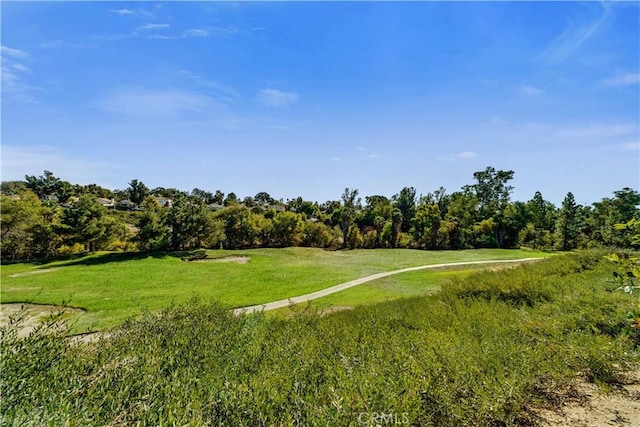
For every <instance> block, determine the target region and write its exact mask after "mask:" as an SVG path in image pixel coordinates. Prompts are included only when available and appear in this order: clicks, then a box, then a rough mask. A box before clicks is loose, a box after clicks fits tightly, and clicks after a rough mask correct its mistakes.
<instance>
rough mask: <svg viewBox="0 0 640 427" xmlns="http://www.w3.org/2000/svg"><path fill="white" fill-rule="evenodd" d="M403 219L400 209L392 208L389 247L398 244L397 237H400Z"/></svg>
mask: <svg viewBox="0 0 640 427" xmlns="http://www.w3.org/2000/svg"><path fill="white" fill-rule="evenodd" d="M403 220H404V216H403V215H402V211H401V210H400V209H399V208H394V209H393V212H392V213H391V227H392V228H391V247H392V248H395V247H397V246H398V238H399V237H400V232H401V231H402V222H403Z"/></svg>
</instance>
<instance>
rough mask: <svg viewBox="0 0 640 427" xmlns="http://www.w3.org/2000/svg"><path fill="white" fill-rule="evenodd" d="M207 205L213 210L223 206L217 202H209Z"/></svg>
mask: <svg viewBox="0 0 640 427" xmlns="http://www.w3.org/2000/svg"><path fill="white" fill-rule="evenodd" d="M207 207H208V208H209V209H211V210H212V211H214V212H215V211H219V210H220V209H224V206H223V205H221V204H218V203H211V204H210V205H207Z"/></svg>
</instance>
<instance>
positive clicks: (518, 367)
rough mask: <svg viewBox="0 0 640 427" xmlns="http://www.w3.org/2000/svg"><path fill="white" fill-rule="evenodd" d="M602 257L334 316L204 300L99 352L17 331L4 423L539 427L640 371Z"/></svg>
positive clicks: (9, 359) (10, 344)
mask: <svg viewBox="0 0 640 427" xmlns="http://www.w3.org/2000/svg"><path fill="white" fill-rule="evenodd" d="M252 253H254V254H255V253H262V252H260V251H258V252H252ZM281 253H282V252H279V253H278V254H281ZM399 253H401V252H399ZM294 254H295V252H294ZM603 254H604V253H603V252H599V253H595V252H593V253H578V254H570V255H564V256H561V257H552V258H551V259H548V260H544V261H541V262H536V263H531V264H528V265H525V266H521V267H517V268H513V269H504V270H501V271H484V272H474V273H473V274H467V273H465V274H464V277H459V276H456V275H451V272H448V273H447V272H436V276H435V277H432V279H433V280H434V281H432V282H431V284H432V285H433V284H435V283H437V282H438V281H439V280H440V279H442V278H445V277H446V276H447V274H449V277H450V278H451V281H450V283H449V284H448V285H447V286H444V287H443V288H442V291H441V292H436V293H434V294H433V295H430V296H426V297H411V298H402V299H396V300H393V301H388V302H384V303H380V304H373V305H361V306H359V307H356V308H354V309H353V310H348V311H341V312H338V313H334V314H331V315H319V314H318V313H317V312H315V311H314V310H313V309H309V308H308V307H304V306H302V307H298V308H297V309H296V310H294V313H293V316H292V317H291V318H288V319H281V318H277V317H268V316H265V315H261V314H252V315H240V316H236V315H233V314H232V313H230V311H229V310H227V307H223V306H220V305H216V304H206V303H205V302H203V301H196V300H192V301H189V302H187V303H185V304H182V305H179V306H173V307H170V308H167V309H165V310H162V311H161V312H154V313H145V314H144V315H143V316H140V317H138V318H136V319H130V320H128V321H127V322H125V323H124V324H122V325H121V326H119V327H117V328H114V329H113V330H112V331H111V333H110V335H109V336H107V337H105V338H103V339H102V340H100V341H98V342H94V343H90V344H86V345H75V344H73V343H71V341H70V340H68V339H65V336H66V335H67V333H68V330H67V329H66V328H65V326H64V324H59V323H56V322H54V321H52V322H51V323H49V324H48V326H46V327H44V328H43V329H41V330H39V331H37V332H36V333H34V334H33V335H30V336H29V337H26V338H24V339H21V338H18V337H17V334H16V331H17V330H18V329H19V325H12V326H9V327H5V328H2V329H1V330H0V332H1V333H0V352H1V353H0V375H1V377H2V381H0V395H2V397H3V399H2V404H1V405H0V424H2V425H67V426H94V425H95V426H104V425H140V426H158V425H166V426H171V425H189V426H206V425H233V426H292V425H313V426H360V425H376V422H374V418H375V414H385V417H386V418H385V419H391V420H392V421H393V419H394V417H396V418H395V419H398V420H400V421H401V422H400V423H396V424H393V425H400V424H402V423H404V424H406V425H419V426H438V427H440V426H445V427H448V426H451V427H454V426H456V427H457V426H532V425H537V422H538V421H540V420H539V419H538V418H537V411H536V408H540V407H547V408H553V407H563V404H564V403H566V402H567V400H568V399H577V398H581V397H582V395H581V394H580V392H579V389H578V388H576V384H577V383H578V382H581V383H584V382H587V383H595V384H598V385H601V386H602V387H604V388H605V389H609V390H615V388H616V387H619V386H620V384H621V383H622V382H623V381H626V380H625V371H628V370H629V369H636V368H637V366H638V362H639V361H640V359H639V357H638V348H639V347H638V345H639V344H640V331H638V330H635V329H632V328H631V327H630V323H629V322H628V320H627V317H626V313H627V312H628V311H629V310H630V309H631V308H632V307H633V306H635V305H636V304H637V302H638V301H637V297H636V296H632V295H627V294H624V293H622V292H615V291H613V290H614V289H615V287H616V286H617V285H616V284H614V283H611V281H609V280H608V279H610V278H611V277H612V276H611V271H612V268H614V266H613V265H612V264H611V263H609V262H607V261H605V260H604V258H603ZM321 255H324V254H321ZM336 255H338V254H336ZM343 255H344V254H342V255H338V256H343ZM347 255H348V256H350V257H355V259H357V258H359V257H360V258H361V259H362V257H366V256H367V254H351V253H349V254H347ZM374 255H375V256H377V257H384V254H374ZM390 255H391V256H392V257H395V256H397V254H396V253H391V254H390ZM419 255H420V254H418V255H407V256H419ZM425 255H428V254H425ZM495 255H496V254H494V255H493V256H495ZM327 256H328V257H330V256H331V255H327ZM475 256H478V255H475ZM265 257H267V256H266V255H265ZM267 258H268V257H267ZM165 261H166V260H165ZM378 261H380V258H379V259H378ZM414 261H415V260H414ZM372 262H373V261H372ZM185 264H186V263H185ZM247 265H248V264H247ZM87 268H89V267H87ZM288 268H291V266H290V265H289V266H286V265H285V266H284V267H283V269H284V270H285V271H286V270H287V269H288ZM47 274H48V273H42V274H41V275H40V276H42V277H45V276H46V275H47ZM412 274H414V273H410V274H409V275H408V276H396V277H394V278H393V280H392V281H387V282H386V284H385V285H384V286H387V287H388V290H389V291H392V290H395V291H399V292H403V289H404V290H406V291H407V292H409V293H410V292H413V291H414V290H413V289H411V290H409V289H408V288H414V287H415V286H417V284H415V283H413V282H414V281H415V280H422V278H424V277H427V276H414V277H411V275H412ZM415 274H418V273H415ZM419 274H422V272H421V273H419ZM438 274H439V276H438ZM23 277H29V276H23ZM388 279H391V278H388ZM370 285H371V284H370ZM424 285H425V286H427V287H428V286H430V285H429V284H428V283H425V284H424ZM372 286H383V285H382V284H381V283H377V284H373V285H372ZM353 291H355V288H354V290H351V291H350V292H353ZM389 417H391V418H389ZM379 424H380V423H379ZM389 424H390V423H389ZM382 425H384V424H382ZM390 425H391V424H390ZM620 425H633V424H629V423H627V424H620Z"/></svg>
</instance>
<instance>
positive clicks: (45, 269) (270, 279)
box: [0, 248, 548, 332]
mask: <svg viewBox="0 0 640 427" xmlns="http://www.w3.org/2000/svg"><path fill="white" fill-rule="evenodd" d="M183 255H184V254H162V255H144V254H130V253H98V254H92V255H87V256H80V257H76V258H74V259H68V260H58V261H52V262H48V263H41V264H35V263H23V264H13V265H3V266H2V267H1V272H0V274H1V276H0V277H1V280H2V287H1V291H0V301H2V303H10V302H29V303H36V304H51V305H61V304H67V305H70V306H73V307H79V308H83V309H85V310H86V312H85V313H84V314H83V315H81V316H79V317H78V320H77V322H78V323H77V325H76V328H75V330H76V331H77V332H85V331H88V330H100V329H104V328H105V327H110V326H114V325H116V324H118V323H120V322H121V321H123V320H124V319H126V318H128V317H130V316H134V315H138V314H140V313H141V312H142V311H143V310H144V309H148V310H152V311H153V310H159V309H162V308H165V307H167V306H168V305H169V304H171V303H181V302H185V301H187V300H189V299H191V298H192V297H194V296H198V297H200V298H201V299H202V300H205V301H211V300H215V301H218V302H220V303H221V304H222V305H223V306H227V307H230V308H232V307H242V306H248V305H252V304H260V303H265V302H270V301H273V300H279V299H285V298H289V297H293V296H297V295H302V294H305V293H309V292H313V291H317V290H320V289H324V288H327V287H329V286H333V285H337V284H339V283H342V282H346V281H349V280H353V279H356V278H359V277H363V276H367V275H370V274H374V273H379V272H383V271H390V270H395V269H399V268H404V267H413V266H419V265H426V264H439V263H445V262H462V261H480V260H491V259H496V260H498V259H515V258H531V257H544V256H548V254H546V253H542V252H535V251H525V250H493V249H487V250H468V251H418V250H354V251H335V252H330V251H324V250H321V249H311V248H285V249H252V250H246V251H224V250H216V251H209V252H208V255H209V257H212V258H224V257H237V256H247V257H250V261H249V262H248V263H246V264H236V263H232V262H213V261H193V262H185V261H183V260H182V259H181V256H183ZM34 273H35V274H34ZM446 274H448V273H436V272H428V273H427V272H420V273H407V275H406V276H405V277H400V276H397V277H394V278H387V279H384V280H383V281H381V282H378V283H377V284H374V285H368V286H366V287H365V288H362V289H356V288H354V289H351V290H348V291H346V292H345V293H344V295H341V296H338V295H334V296H332V297H327V298H328V299H326V300H325V301H322V302H320V304H321V305H322V304H324V306H326V305H329V304H334V303H339V304H341V305H345V304H346V305H355V304H358V303H362V302H366V301H369V302H375V301H380V300H384V299H386V298H390V297H391V298H392V297H398V296H409V295H416V294H421V293H424V292H426V291H428V285H427V287H425V285H424V283H436V282H438V280H436V279H438V278H440V277H441V276H443V275H444V276H446ZM414 278H419V279H420V284H419V285H417V286H415V285H414V283H415V280H413V279H414ZM425 278H426V282H423V279H425ZM434 280H436V281H435V282H434ZM438 283H439V282H438ZM349 301H350V302H349Z"/></svg>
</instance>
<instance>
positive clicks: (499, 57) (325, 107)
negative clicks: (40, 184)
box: [1, 1, 640, 205]
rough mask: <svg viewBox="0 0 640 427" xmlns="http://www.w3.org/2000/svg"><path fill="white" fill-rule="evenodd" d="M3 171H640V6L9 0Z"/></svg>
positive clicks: (593, 184) (153, 182) (323, 195)
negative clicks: (53, 0)
mask: <svg viewBox="0 0 640 427" xmlns="http://www.w3.org/2000/svg"><path fill="white" fill-rule="evenodd" d="M1 8H2V18H1V19H2V40H1V43H2V179H3V180H13V179H23V178H24V175H25V174H29V175H40V174H42V172H43V170H45V169H46V170H51V171H53V172H54V174H55V175H56V176H58V177H60V178H62V179H65V180H68V181H71V182H72V183H81V184H89V183H97V184H99V185H102V186H105V187H108V188H112V189H115V188H126V187H127V185H128V182H129V181H131V180H132V179H138V180H141V181H143V182H144V183H145V184H147V186H149V187H151V188H154V187H158V186H164V187H176V188H179V189H181V190H191V189H193V188H194V187H198V188H201V189H204V190H208V191H215V190H217V189H220V190H222V191H223V192H225V193H228V192H231V191H233V192H235V193H236V194H238V195H239V196H241V197H244V196H253V195H255V194H256V193H258V192H260V191H267V192H268V193H270V194H271V195H272V196H273V197H275V198H283V199H285V200H286V199H288V198H294V197H297V196H302V197H303V198H304V199H307V200H317V201H320V202H323V201H326V200H335V199H338V198H339V197H340V195H341V193H342V190H343V189H344V188H345V187H350V188H358V189H359V190H360V194H361V195H362V196H365V195H372V194H382V195H386V196H392V195H393V194H395V193H397V192H399V191H400V190H401V189H402V187H404V186H413V187H415V188H416V189H417V190H418V193H427V192H429V191H433V190H435V189H437V188H438V187H440V186H444V187H445V188H446V189H447V190H448V192H453V191H457V190H459V189H460V187H461V186H463V185H465V184H472V183H473V172H475V171H479V170H484V169H485V168H486V167H487V166H493V167H495V168H496V169H505V170H508V169H510V170H514V171H515V179H514V180H513V181H512V184H513V185H514V186H515V190H514V193H513V199H515V200H522V201H525V200H528V199H530V198H531V197H532V196H533V194H534V193H535V191H541V192H542V194H543V196H544V197H545V198H546V199H548V200H551V201H552V202H553V203H555V204H556V205H559V204H560V203H561V201H562V199H563V198H564V196H565V195H566V193H567V192H568V191H572V192H573V193H574V195H575V197H576V200H577V201H578V203H583V204H590V203H593V202H596V201H598V200H600V199H602V198H603V197H610V196H612V192H613V191H616V190H619V189H621V188H623V187H632V188H634V189H636V190H638V187H639V182H640V123H639V122H640V119H639V117H640V86H639V83H640V54H639V52H640V7H639V4H638V3H637V2H613V3H610V2H584V3H582V2H570V3H564V2H563V3H560V2H532V3H525V2H488V3H467V2H459V3H442V2H412V3H387V2H372V3H369V2H355V3H347V2H332V3H309V2H297V3H296V2H279V3H275V2H259V3H250V2H239V3H221V2H215V3H214V2H205V3H196V2H193V3H192V2H7V1H3V2H2V3H1Z"/></svg>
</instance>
